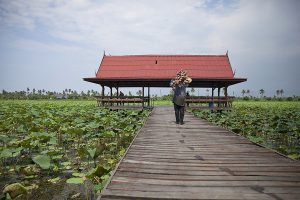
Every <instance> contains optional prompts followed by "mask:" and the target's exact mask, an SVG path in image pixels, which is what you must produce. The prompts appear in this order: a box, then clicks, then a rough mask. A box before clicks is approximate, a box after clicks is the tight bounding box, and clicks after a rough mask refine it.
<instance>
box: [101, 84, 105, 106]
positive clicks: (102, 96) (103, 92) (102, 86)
mask: <svg viewBox="0 0 300 200" xmlns="http://www.w3.org/2000/svg"><path fill="white" fill-rule="evenodd" d="M104 89H105V88H104V85H102V95H101V96H102V97H101V100H102V106H104V101H103V99H104Z"/></svg>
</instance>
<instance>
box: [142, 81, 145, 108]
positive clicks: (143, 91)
mask: <svg viewBox="0 0 300 200" xmlns="http://www.w3.org/2000/svg"><path fill="white" fill-rule="evenodd" d="M142 96H143V97H142V98H143V100H142V105H143V108H144V96H145V88H144V86H143V90H142Z"/></svg>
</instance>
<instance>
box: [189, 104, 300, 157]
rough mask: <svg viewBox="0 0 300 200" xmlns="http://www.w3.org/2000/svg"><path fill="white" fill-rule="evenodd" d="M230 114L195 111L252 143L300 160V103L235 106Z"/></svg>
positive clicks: (203, 117) (199, 115)
mask: <svg viewBox="0 0 300 200" xmlns="http://www.w3.org/2000/svg"><path fill="white" fill-rule="evenodd" d="M233 108H234V109H233V110H232V111H231V112H222V113H220V112H211V111H208V110H203V111H197V110H194V111H193V113H194V114H195V116H197V117H200V118H202V119H207V120H208V121H211V122H213V123H215V124H217V125H220V126H223V127H225V128H227V129H229V130H232V131H233V132H235V133H238V134H241V135H244V136H246V137H248V138H249V139H250V140H252V141H253V142H256V143H259V144H262V145H263V146H266V147H269V148H272V149H274V150H276V151H278V152H280V153H283V154H285V155H288V156H289V157H291V158H294V159H298V160H300V102H287V101H285V102H279V101H277V102H275V101H273V102H242V101H240V102H234V105H233Z"/></svg>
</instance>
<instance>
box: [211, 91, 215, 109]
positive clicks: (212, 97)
mask: <svg viewBox="0 0 300 200" xmlns="http://www.w3.org/2000/svg"><path fill="white" fill-rule="evenodd" d="M214 91H215V88H214V87H213V88H211V101H212V102H211V103H212V108H213V107H214Z"/></svg>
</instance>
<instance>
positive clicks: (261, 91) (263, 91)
mask: <svg viewBox="0 0 300 200" xmlns="http://www.w3.org/2000/svg"><path fill="white" fill-rule="evenodd" d="M259 94H260V95H261V97H263V96H264V94H265V90H264V89H260V90H259Z"/></svg>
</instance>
